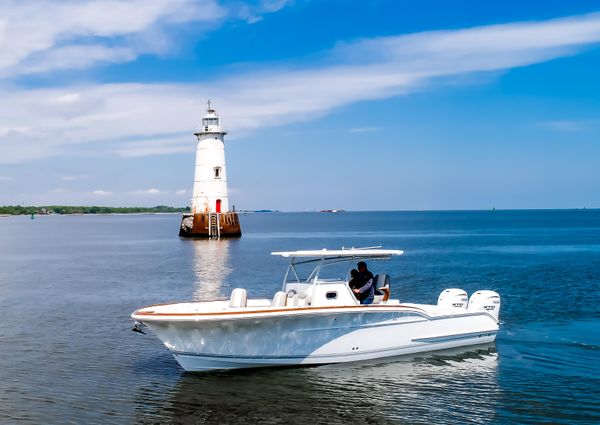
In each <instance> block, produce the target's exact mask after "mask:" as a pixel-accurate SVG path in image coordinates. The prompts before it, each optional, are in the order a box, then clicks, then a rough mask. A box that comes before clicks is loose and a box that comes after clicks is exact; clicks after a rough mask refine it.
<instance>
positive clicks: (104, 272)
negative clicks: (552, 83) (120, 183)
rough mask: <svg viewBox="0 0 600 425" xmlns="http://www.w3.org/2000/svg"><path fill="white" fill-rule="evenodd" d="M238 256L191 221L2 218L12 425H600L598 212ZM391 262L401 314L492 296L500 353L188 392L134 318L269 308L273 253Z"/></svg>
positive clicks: (263, 220)
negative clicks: (157, 308)
mask: <svg viewBox="0 0 600 425" xmlns="http://www.w3.org/2000/svg"><path fill="white" fill-rule="evenodd" d="M241 221H242V226H243V230H244V231H245V234H244V237H242V238H241V239H239V240H223V241H191V240H182V239H179V238H178V237H177V236H176V234H177V230H178V225H179V216H177V215H135V216H129V215H126V216H125V215H124V216H119V215H115V216H49V217H38V218H37V219H35V220H30V219H29V218H28V217H10V218H0V312H2V314H1V316H0V317H1V320H0V423H35V424H39V423H44V424H64V423H77V424H79V423H126V424H153V423H182V424H184V423H219V424H228V423H232V424H233V423H265V424H280V423H284V424H295V423H313V424H321V423H323V424H346V423H356V424H360V423H372V424H392V423H394V424H395V423H422V424H430V423H436V424H457V423H461V424H462V423H482V424H489V423H498V424H506V423H519V424H522V423H531V424H534V423H535V424H537V423H553V424H573V423H578V424H595V423H600V372H599V371H600V331H599V329H600V307H599V306H600V303H599V302H598V300H599V299H600V211H596V210H579V211H495V212H492V211H489V212H398V213H393V212H372V213H341V214H316V213H299V214H292V213H289V214H248V215H243V216H241ZM371 245H384V246H385V247H388V248H400V249H404V250H405V251H406V255H405V256H403V257H401V258H398V259H394V260H393V261H390V262H385V263H375V264H373V266H372V268H373V269H375V270H376V271H377V272H386V273H389V274H390V275H391V277H392V285H393V286H392V288H393V295H394V296H396V297H399V298H400V299H401V300H410V301H414V302H435V300H436V299H437V296H438V294H439V292H440V291H442V290H443V289H445V288H448V287H460V288H464V289H465V290H467V291H468V292H469V293H472V292H473V291H475V290H477V289H493V290H496V291H498V292H499V293H500V294H501V295H502V302H503V305H502V312H501V319H502V322H503V324H502V328H501V331H500V333H499V335H498V340H497V342H496V343H495V344H493V345H491V346H480V347H475V348H473V349H470V350H455V351H452V352H442V353H436V354H434V355H422V356H417V357H410V358H399V359H395V360H394V361H383V362H368V363H358V364H346V365H327V366H318V367H307V368H281V369H261V370H248V371H242V372H233V373H232V372H228V373H213V374H206V375H200V374H186V373H183V372H182V370H181V369H180V368H179V366H178V365H177V364H176V362H175V361H174V359H173V358H172V357H171V356H170V354H168V352H167V350H166V349H165V348H164V347H163V346H162V345H161V344H160V342H159V341H158V340H157V339H155V338H154V337H153V336H151V335H145V336H144V335H139V334H135V333H132V332H131V331H130V327H131V323H130V320H129V314H130V313H131V311H133V310H134V309H136V308H138V307H141V306H144V305H149V304H154V303H161V302H166V301H182V300H190V299H196V300H204V299H211V298H215V297H225V296H228V295H229V293H230V292H231V290H232V289H233V288H235V287H238V286H243V287H246V288H248V289H249V293H250V295H251V296H271V295H272V293H273V292H274V291H275V290H277V289H278V288H279V287H280V285H281V278H282V274H283V271H284V268H285V263H284V262H282V260H281V259H279V258H275V257H272V256H270V255H269V253H270V252H271V251H278V250H289V249H306V248H321V247H329V248H337V247H341V246H345V247H351V246H371Z"/></svg>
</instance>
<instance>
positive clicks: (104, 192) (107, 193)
mask: <svg viewBox="0 0 600 425" xmlns="http://www.w3.org/2000/svg"><path fill="white" fill-rule="evenodd" d="M92 195H94V196H110V195H112V192H111V191H108V190H100V189H99V190H94V191H93V192H92Z"/></svg>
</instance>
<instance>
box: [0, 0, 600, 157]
mask: <svg viewBox="0 0 600 425" xmlns="http://www.w3.org/2000/svg"><path fill="white" fill-rule="evenodd" d="M158 3H160V4H162V3H161V2H158ZM180 3H181V2H178V3H177V4H180ZM165 7H167V6H165ZM169 10H171V9H169ZM111 16H112V15H111ZM153 16H154V15H153ZM161 16H162V15H161ZM165 16H167V17H170V18H164V19H167V20H168V19H175V18H173V17H172V15H171V14H169V13H166V15H165ZM147 19H149V18H147ZM144 22H145V21H144ZM104 25H106V26H107V28H113V25H115V24H113V23H109V22H106V23H105V24H104ZM139 25H141V24H139ZM98 31H100V30H98ZM105 31H108V32H110V31H109V30H108V29H107V30H105ZM598 42H600V14H590V15H583V16H576V17H569V18H563V19H555V20H549V21H543V22H524V23H523V22H522V23H513V24H504V25H492V26H484V27H476V28H469V29H462V30H452V31H431V32H423V33H418V34H409V35H401V36H396V37H382V38H374V39H369V40H360V41H356V42H353V43H346V44H343V45H340V46H337V47H336V48H334V49H333V50H331V51H329V52H327V53H326V54H324V55H323V56H324V57H326V58H327V60H326V61H324V62H318V63H312V65H306V64H305V65H302V66H297V67H291V66H288V67H282V66H275V65H273V66H268V67H265V70H264V71H254V72H250V73H243V74H238V75H231V76H228V77H224V78H222V79H220V80H215V81H212V82H211V83H210V86H209V85H208V84H207V83H196V84H193V83H186V84H180V83H172V84H96V85H85V86H72V87H64V88H51V89H49V88H46V89H45V88H42V89H22V88H15V87H4V88H0V128H13V129H14V128H21V129H22V128H27V132H26V133H24V132H18V131H9V132H5V134H4V135H2V134H0V151H1V152H0V162H4V163H11V162H12V163H18V162H23V161H27V160H31V159H35V158H41V157H47V156H52V155H62V154H64V153H65V152H69V151H70V150H72V146H74V145H76V144H82V143H87V144H88V146H92V145H93V146H94V149H88V151H95V152H99V153H103V154H106V155H111V154H116V155H120V156H144V155H162V154H168V153H176V152H192V151H193V148H194V145H195V142H194V140H193V136H191V135H190V136H187V135H182V136H173V134H177V133H179V134H181V132H182V131H185V129H190V133H191V127H192V126H193V125H194V124H197V123H198V121H199V113H200V111H202V110H203V108H204V104H203V103H204V98H205V97H207V95H208V93H211V95H212V96H213V97H215V98H216V100H217V103H216V104H217V107H218V108H219V109H220V110H221V111H222V113H223V117H224V120H225V123H226V124H227V125H228V127H229V128H232V129H235V131H234V132H233V134H232V136H234V137H235V136H236V133H237V134H248V133H249V132H250V131H251V130H255V129H259V128H264V127H267V126H274V125H280V124H286V123H290V122H295V121H305V120H311V119H314V118H315V117H318V116H320V115H323V114H326V113H328V112H330V111H332V110H334V109H335V108H338V107H340V106H343V105H347V104H349V103H353V102H358V101H364V100H371V99H382V98H387V97H392V96H399V95H403V94H407V93H411V92H414V91H416V90H421V89H423V88H424V87H428V86H429V85H430V84H431V83H433V82H438V81H440V80H441V81H452V80H454V79H456V78H464V77H465V76H468V75H473V74H477V73H481V72H488V71H503V70H508V69H511V68H515V67H522V66H527V65H531V64H535V63H540V62H544V61H548V60H551V59H555V58H560V57H565V56H568V55H573V54H576V53H578V52H580V51H581V50H582V49H584V48H586V47H587V46H590V45H592V44H594V43H598ZM367 53H368V54H367ZM32 123H33V124H32Z"/></svg>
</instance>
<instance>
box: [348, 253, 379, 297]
mask: <svg viewBox="0 0 600 425" xmlns="http://www.w3.org/2000/svg"><path fill="white" fill-rule="evenodd" d="M356 266H357V268H358V279H359V282H360V287H358V288H354V289H352V292H354V295H355V296H356V298H357V299H358V300H359V301H360V303H361V304H371V303H372V302H373V299H374V298H375V288H374V281H375V278H374V276H373V273H371V272H370V271H369V270H368V269H367V263H365V262H364V261H361V262H359V263H358V264H357V265H356Z"/></svg>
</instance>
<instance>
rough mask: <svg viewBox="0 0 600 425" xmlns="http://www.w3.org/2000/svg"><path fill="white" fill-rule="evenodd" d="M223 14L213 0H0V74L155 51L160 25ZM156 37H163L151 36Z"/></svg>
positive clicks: (218, 17)
mask: <svg viewBox="0 0 600 425" xmlns="http://www.w3.org/2000/svg"><path fill="white" fill-rule="evenodd" d="M226 15H227V12H226V10H225V9H224V8H222V7H221V6H219V5H218V3H217V2H216V1H215V0H153V1H150V2H149V1H145V0H103V1H100V0H82V1H77V2H74V1H63V2H55V1H48V0H30V1H27V2H24V1H19V0H7V1H3V2H2V4H1V5H0V30H1V31H0V34H1V35H2V36H1V37H0V75H3V76H5V77H6V76H15V75H17V74H23V73H25V74H26V73H39V72H45V71H49V70H53V69H56V68H82V67H87V66H90V65H92V64H95V63H101V62H124V61H129V60H132V59H133V58H135V57H137V56H139V55H140V54H144V53H161V52H162V51H164V48H165V42H166V43H168V40H170V38H169V37H168V33H167V32H166V31H165V29H166V28H168V27H169V26H173V25H177V24H181V23H185V22H202V23H205V24H207V25H208V24H212V23H214V22H218V21H219V20H221V19H223V18H224V17H225V16H226ZM157 35H160V37H157ZM161 39H162V40H166V41H161V42H157V41H158V40H161Z"/></svg>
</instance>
